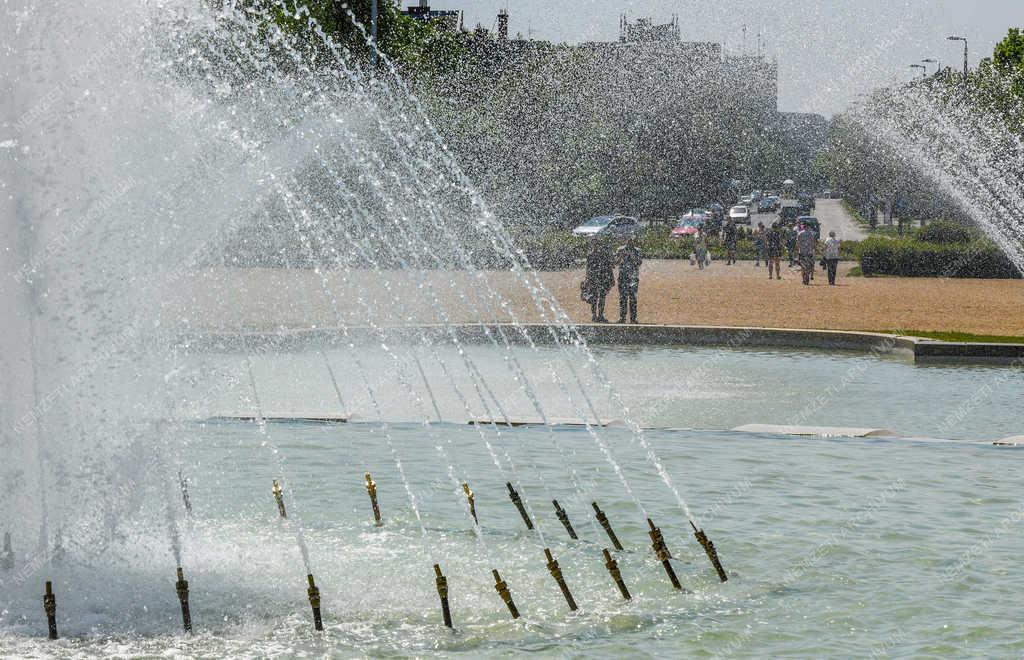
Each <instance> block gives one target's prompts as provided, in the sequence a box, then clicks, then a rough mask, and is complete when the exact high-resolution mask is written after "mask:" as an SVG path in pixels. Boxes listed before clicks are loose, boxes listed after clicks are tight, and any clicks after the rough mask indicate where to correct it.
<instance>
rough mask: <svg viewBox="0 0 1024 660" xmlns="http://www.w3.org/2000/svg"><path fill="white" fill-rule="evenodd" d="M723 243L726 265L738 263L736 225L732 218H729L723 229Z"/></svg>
mask: <svg viewBox="0 0 1024 660" xmlns="http://www.w3.org/2000/svg"><path fill="white" fill-rule="evenodd" d="M722 242H723V244H724V245H725V265H726V266H731V265H733V264H734V263H736V224H735V223H734V222H733V221H732V218H727V219H726V221H725V226H724V227H722Z"/></svg>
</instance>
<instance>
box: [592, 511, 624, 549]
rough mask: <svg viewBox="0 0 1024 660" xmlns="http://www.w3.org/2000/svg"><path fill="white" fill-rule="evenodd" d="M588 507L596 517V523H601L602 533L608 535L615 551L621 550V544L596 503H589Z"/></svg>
mask: <svg viewBox="0 0 1024 660" xmlns="http://www.w3.org/2000/svg"><path fill="white" fill-rule="evenodd" d="M590 505H591V506H592V507H594V515H595V516H596V517H597V522H599V523H601V527H604V531H605V533H606V534H608V538H609V539H610V540H611V542H612V545H613V546H615V549H616V550H619V551H621V550H622V544H621V543H619V537H618V536H616V535H615V530H614V529H612V524H611V523H610V522H608V516H606V515H605V514H604V511H602V510H601V507H599V506H597V502H591V503H590Z"/></svg>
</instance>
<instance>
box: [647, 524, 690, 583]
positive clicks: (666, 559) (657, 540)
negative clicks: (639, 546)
mask: <svg viewBox="0 0 1024 660" xmlns="http://www.w3.org/2000/svg"><path fill="white" fill-rule="evenodd" d="M647 524H648V525H649V526H650V528H651V531H650V532H648V534H650V536H651V545H652V547H653V548H654V554H655V555H656V556H657V557H658V561H660V562H661V565H662V566H664V567H665V572H666V573H667V574H668V579H669V580H670V581H671V582H672V586H673V587H675V588H676V589H677V590H679V591H684V589H683V585H682V583H680V582H679V578H678V577H676V571H675V569H674V568H672V562H671V559H672V555H671V553H669V551H668V546H666V545H665V537H663V536H662V535H661V530H660V529H658V528H657V527H655V525H654V521H653V520H651V519H650V518H648V519H647Z"/></svg>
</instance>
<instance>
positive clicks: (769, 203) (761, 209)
mask: <svg viewBox="0 0 1024 660" xmlns="http://www.w3.org/2000/svg"><path fill="white" fill-rule="evenodd" d="M773 211H775V199H774V198H772V197H762V198H761V201H760V202H758V203H757V212H758V213H772V212H773Z"/></svg>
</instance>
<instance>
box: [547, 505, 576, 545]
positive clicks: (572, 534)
mask: <svg viewBox="0 0 1024 660" xmlns="http://www.w3.org/2000/svg"><path fill="white" fill-rule="evenodd" d="M551 503H552V504H554V505H555V515H556V516H558V519H559V520H560V521H562V525H564V526H565V531H567V532H569V538H571V539H572V540H574V541H578V540H579V537H578V536H576V530H574V529H573V528H572V523H571V522H570V521H569V514H568V513H566V512H565V509H563V508H562V505H561V504H559V503H558V500H551Z"/></svg>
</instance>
